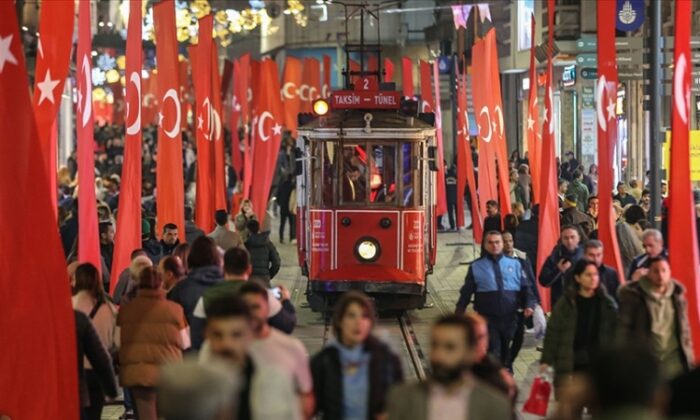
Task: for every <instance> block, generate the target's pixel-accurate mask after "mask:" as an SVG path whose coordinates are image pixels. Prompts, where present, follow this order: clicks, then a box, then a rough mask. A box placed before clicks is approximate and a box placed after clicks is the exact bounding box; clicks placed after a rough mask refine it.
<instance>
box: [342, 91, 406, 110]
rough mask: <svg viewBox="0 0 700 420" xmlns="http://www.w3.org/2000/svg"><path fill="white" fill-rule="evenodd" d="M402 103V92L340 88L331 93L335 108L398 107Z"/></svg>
mask: <svg viewBox="0 0 700 420" xmlns="http://www.w3.org/2000/svg"><path fill="white" fill-rule="evenodd" d="M400 105H401V93H400V92H392V91H371V90H338V91H335V92H333V94H332V95H331V107H332V108H333V109H398V108H399V106H400Z"/></svg>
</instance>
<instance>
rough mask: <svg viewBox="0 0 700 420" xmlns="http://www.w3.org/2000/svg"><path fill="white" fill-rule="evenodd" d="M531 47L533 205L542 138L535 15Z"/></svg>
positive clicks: (529, 115)
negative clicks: (540, 131) (539, 129)
mask: <svg viewBox="0 0 700 420" xmlns="http://www.w3.org/2000/svg"><path fill="white" fill-rule="evenodd" d="M531 39H532V45H531V46H530V93H529V95H528V107H527V151H528V162H529V164H530V176H531V178H532V195H533V197H534V200H533V201H534V203H539V201H540V171H541V168H540V155H541V154H542V138H541V134H540V133H539V132H538V128H539V123H540V122H539V119H540V116H539V112H540V111H539V106H538V103H537V86H538V85H537V62H536V61H535V46H536V45H537V44H536V43H535V15H532V36H531Z"/></svg>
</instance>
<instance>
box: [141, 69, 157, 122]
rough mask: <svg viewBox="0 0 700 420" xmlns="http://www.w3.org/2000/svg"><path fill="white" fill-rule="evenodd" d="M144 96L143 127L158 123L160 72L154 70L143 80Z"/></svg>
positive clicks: (142, 104) (142, 100) (142, 103)
mask: <svg viewBox="0 0 700 420" xmlns="http://www.w3.org/2000/svg"><path fill="white" fill-rule="evenodd" d="M141 83H142V88H143V96H142V98H141V106H142V108H141V127H144V128H145V127H148V126H149V125H151V124H158V118H157V117H158V103H159V101H158V74H157V73H154V72H153V70H150V71H149V72H148V77H147V78H145V79H143V80H142V82H141Z"/></svg>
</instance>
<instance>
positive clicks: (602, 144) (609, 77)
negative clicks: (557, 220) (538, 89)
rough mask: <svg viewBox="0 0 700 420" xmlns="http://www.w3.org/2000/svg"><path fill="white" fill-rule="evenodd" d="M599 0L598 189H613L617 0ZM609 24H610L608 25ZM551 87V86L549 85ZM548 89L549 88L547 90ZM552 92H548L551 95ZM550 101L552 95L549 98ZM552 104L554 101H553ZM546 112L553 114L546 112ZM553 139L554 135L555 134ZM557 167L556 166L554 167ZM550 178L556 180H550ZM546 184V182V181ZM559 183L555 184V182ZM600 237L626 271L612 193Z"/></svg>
mask: <svg viewBox="0 0 700 420" xmlns="http://www.w3.org/2000/svg"><path fill="white" fill-rule="evenodd" d="M603 3H605V2H601V3H599V4H598V10H597V13H598V22H599V27H598V45H599V47H598V63H599V64H598V83H597V87H596V95H597V96H596V115H597V120H598V164H599V167H600V171H599V176H598V191H602V192H604V191H608V192H610V191H612V190H613V182H614V181H613V177H614V175H613V169H612V168H613V159H614V158H613V156H614V151H615V144H616V143H617V116H616V115H615V107H616V104H617V64H616V51H615V14H616V13H617V12H616V6H615V4H612V7H610V6H611V5H609V4H603ZM608 25H610V26H608ZM550 89H551V86H550ZM547 92H550V90H548V91H547ZM549 95H551V92H550V93H548V96H549ZM549 100H550V101H551V98H549ZM550 106H551V105H550ZM547 115H551V113H550V114H547ZM552 141H554V139H553V138H552ZM554 170H555V171H556V169H554ZM550 182H556V181H552V180H550ZM543 185H544V184H543ZM554 185H555V186H556V184H554ZM598 201H599V211H598V239H600V240H601V241H602V242H603V245H604V246H605V247H604V255H603V262H604V263H605V264H607V265H609V266H610V267H613V268H615V269H616V270H617V272H618V273H620V275H621V276H620V278H621V279H622V281H623V282H624V281H625V279H624V271H623V267H622V259H621V257H620V251H619V249H620V248H619V246H618V244H617V233H616V229H615V217H614V213H615V212H614V210H613V205H612V195H611V194H609V193H608V194H599V195H598Z"/></svg>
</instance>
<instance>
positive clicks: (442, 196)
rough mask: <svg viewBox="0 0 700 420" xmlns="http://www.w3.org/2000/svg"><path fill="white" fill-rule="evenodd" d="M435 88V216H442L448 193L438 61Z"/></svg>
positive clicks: (434, 68) (434, 76) (436, 63)
mask: <svg viewBox="0 0 700 420" xmlns="http://www.w3.org/2000/svg"><path fill="white" fill-rule="evenodd" d="M433 82H434V83H433V87H434V89H435V102H434V105H433V107H434V108H433V109H434V110H435V131H436V132H437V134H436V138H437V154H438V155H437V156H436V157H435V159H436V160H437V162H435V163H437V168H438V170H437V181H436V182H437V207H436V208H435V215H437V216H442V215H443V214H445V213H447V193H446V191H445V189H446V188H445V154H444V152H443V148H442V108H441V107H440V70H439V69H438V61H437V60H435V61H434V62H433Z"/></svg>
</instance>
